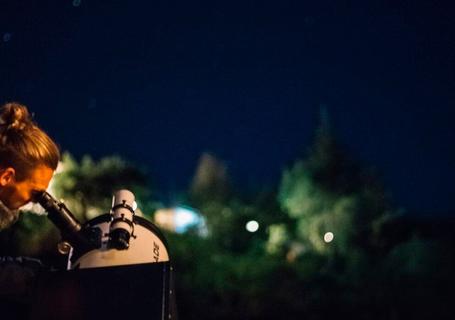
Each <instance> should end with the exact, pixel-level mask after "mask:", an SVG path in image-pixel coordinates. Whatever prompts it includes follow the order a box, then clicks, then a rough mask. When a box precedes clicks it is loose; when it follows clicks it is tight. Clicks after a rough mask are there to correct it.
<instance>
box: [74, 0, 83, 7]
mask: <svg viewBox="0 0 455 320" xmlns="http://www.w3.org/2000/svg"><path fill="white" fill-rule="evenodd" d="M80 5H81V0H73V6H74V7H79V6H80Z"/></svg>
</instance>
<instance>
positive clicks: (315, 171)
mask: <svg viewBox="0 0 455 320" xmlns="http://www.w3.org/2000/svg"><path fill="white" fill-rule="evenodd" d="M278 199H279V203H280V204H281V206H282V208H283V210H285V211H286V212H287V213H288V214H289V216H290V217H291V218H292V219H295V221H296V226H295V228H294V229H291V230H288V233H289V235H287V236H288V237H294V240H295V241H297V242H298V243H301V245H302V246H303V247H304V250H315V251H317V252H320V253H324V252H325V253H330V252H332V253H333V252H335V251H336V252H338V253H340V254H347V253H348V251H350V250H352V249H353V246H360V247H364V248H371V247H372V246H373V245H374V242H375V239H374V236H375V234H374V226H375V227H376V228H378V226H377V221H381V217H383V216H384V215H386V214H388V213H389V211H390V210H391V209H390V206H389V204H388V203H387V199H386V194H385V192H384V189H383V187H382V186H381V183H380V182H379V179H378V178H377V177H376V176H375V175H374V174H373V173H372V172H371V170H366V169H364V168H362V167H361V166H360V165H359V164H357V163H356V162H355V161H353V160H352V159H351V158H350V157H349V156H348V155H347V154H346V152H345V151H344V150H343V149H342V148H341V146H340V145H339V144H338V143H337V142H336V140H335V138H334V137H333V135H332V133H331V132H330V130H329V128H327V127H325V126H321V127H320V128H319V129H318V131H317V134H316V138H315V142H314V145H313V146H312V148H311V149H310V152H309V154H308V155H307V157H306V158H305V159H303V160H302V159H301V160H298V161H296V163H295V164H294V165H293V166H292V167H291V168H290V169H287V170H285V172H284V173H283V177H282V180H281V184H280V189H279V195H278ZM379 228H380V227H379ZM327 232H332V233H333V234H334V239H333V242H331V243H326V242H325V241H324V235H325V234H326V233H327Z"/></svg>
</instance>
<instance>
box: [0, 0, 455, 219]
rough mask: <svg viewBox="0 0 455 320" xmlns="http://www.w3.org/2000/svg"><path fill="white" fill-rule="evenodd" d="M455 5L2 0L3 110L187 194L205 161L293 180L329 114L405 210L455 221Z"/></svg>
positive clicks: (78, 150) (65, 143)
mask: <svg viewBox="0 0 455 320" xmlns="http://www.w3.org/2000/svg"><path fill="white" fill-rule="evenodd" d="M449 4H450V1H410V0H409V1H404V0H400V1H396V0H395V1H356V2H355V4H354V2H352V3H351V2H348V1H293V2H290V1H273V2H272V1H255V2H251V1H241V2H239V3H236V2H232V1H152V0H148V1H126V0H123V1H113V0H110V1H104V0H103V1H101V0H96V1H95V0H91V1H89V0H74V1H72V0H60V1H55V0H53V1H18V0H1V1H0V74H1V77H0V102H1V103H4V102H6V101H10V100H15V101H19V102H22V103H24V104H26V105H28V106H29V108H30V110H31V111H32V112H34V113H35V119H36V120H37V121H38V123H39V124H40V125H41V126H42V127H43V128H44V129H46V130H47V131H48V132H49V133H50V135H51V136H52V137H54V138H55V140H56V141H57V142H58V143H59V145H60V146H61V148H62V149H63V150H68V151H70V152H71V153H72V154H74V155H75V156H76V157H80V156H82V155H83V154H91V155H92V156H94V157H95V158H96V157H102V156H105V155H111V154H119V155H122V156H124V157H125V158H127V159H129V160H131V161H134V162H136V163H138V164H142V165H145V166H147V167H148V168H149V169H150V171H151V172H152V174H153V175H154V176H155V180H156V187H157V188H158V189H162V190H167V191H168V192H172V191H175V190H179V189H184V188H185V187H186V186H187V185H188V183H189V181H190V179H191V176H192V174H193V172H194V169H195V166H196V164H197V160H198V158H199V157H200V155H201V153H202V152H204V151H209V152H212V153H214V154H215V155H217V156H218V157H219V158H221V159H223V160H224V161H225V162H226V164H227V166H228V170H229V172H230V173H231V174H232V176H233V177H234V180H235V181H236V182H237V183H238V184H239V185H244V186H249V185H252V184H273V183H275V184H276V183H278V181H279V177H280V174H281V171H282V169H283V168H284V167H286V166H288V165H290V164H291V163H292V162H293V161H294V160H295V159H296V158H297V157H298V156H300V155H302V154H304V152H305V151H306V150H307V148H308V146H309V143H310V142H311V139H312V135H313V133H314V130H315V128H316V126H317V124H318V121H319V120H318V118H319V110H320V108H321V106H325V107H326V108H327V110H328V112H329V115H330V120H331V123H332V125H333V128H334V131H335V133H336V135H337V136H338V139H339V141H340V142H341V143H342V144H344V145H345V146H346V148H347V149H348V150H349V152H351V154H352V155H353V156H354V157H355V158H357V159H358V160H360V161H362V162H363V163H365V164H366V165H368V166H374V167H376V168H377V169H378V171H379V172H380V173H381V174H382V175H383V178H384V182H385V185H386V187H387V188H388V189H389V191H390V192H391V194H392V196H393V198H394V199H395V202H396V203H397V204H398V205H400V206H403V207H405V208H407V209H408V210H410V211H411V212H417V213H438V214H444V213H449V212H452V210H453V209H454V205H453V199H454V197H455V194H454V187H453V181H454V178H455V175H454V170H453V164H454V163H455V156H454V142H453V141H454V133H455V128H454V127H455V126H454V125H453V116H454V111H453V108H454V106H455V28H454V26H455V23H454V18H453V16H454V11H453V10H452V8H451V7H450V5H449Z"/></svg>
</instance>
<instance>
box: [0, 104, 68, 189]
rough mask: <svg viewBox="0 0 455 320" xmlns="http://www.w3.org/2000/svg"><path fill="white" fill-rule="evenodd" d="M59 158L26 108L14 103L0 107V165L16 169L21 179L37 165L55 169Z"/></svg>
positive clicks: (51, 141) (54, 146)
mask: <svg viewBox="0 0 455 320" xmlns="http://www.w3.org/2000/svg"><path fill="white" fill-rule="evenodd" d="M59 159H60V151H59V148H58V147H57V145H56V143H55V142H54V141H53V140H52V139H51V138H50V137H49V136H48V135H47V134H46V132H44V131H43V130H42V129H40V128H39V127H38V125H37V124H36V123H35V122H34V121H33V120H32V118H31V116H30V113H29V112H28V110H27V107H26V106H24V105H22V104H19V103H17V102H10V103H6V104H4V105H3V106H2V107H1V109H0V167H3V168H6V167H12V168H14V169H15V170H16V179H17V180H19V181H20V180H23V179H25V178H26V177H27V175H28V174H29V173H30V172H31V171H32V170H33V169H34V168H36V167H37V166H39V165H45V166H47V167H49V168H51V169H52V170H55V169H56V168H57V165H58V161H59Z"/></svg>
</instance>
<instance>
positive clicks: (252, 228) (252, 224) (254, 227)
mask: <svg viewBox="0 0 455 320" xmlns="http://www.w3.org/2000/svg"><path fill="white" fill-rule="evenodd" d="M245 228H246V230H247V231H248V232H256V231H258V229H259V223H258V222H257V221H255V220H251V221H248V222H247V224H246V225H245Z"/></svg>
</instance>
